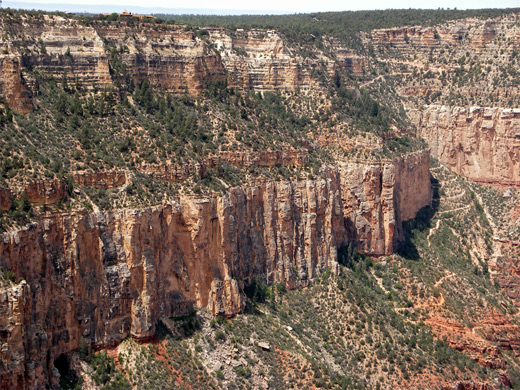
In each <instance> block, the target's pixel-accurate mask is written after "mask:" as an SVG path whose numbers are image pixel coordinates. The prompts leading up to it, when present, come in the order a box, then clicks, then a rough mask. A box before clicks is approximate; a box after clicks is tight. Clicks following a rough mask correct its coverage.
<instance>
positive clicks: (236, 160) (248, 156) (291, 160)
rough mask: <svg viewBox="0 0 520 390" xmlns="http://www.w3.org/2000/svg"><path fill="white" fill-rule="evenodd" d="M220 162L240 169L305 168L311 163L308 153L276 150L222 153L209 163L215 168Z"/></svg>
mask: <svg viewBox="0 0 520 390" xmlns="http://www.w3.org/2000/svg"><path fill="white" fill-rule="evenodd" d="M218 161H226V162H228V163H230V164H231V165H235V166H239V167H274V166H276V165H280V166H298V167H301V166H304V165H305V164H306V163H307V162H308V161H309V155H308V152H307V151H297V150H276V151H267V152H257V153H251V152H221V153H219V155H218V156H216V157H214V158H211V159H210V161H208V165H209V166H212V165H213V166H214V165H215V164H216V163H217V162H218Z"/></svg>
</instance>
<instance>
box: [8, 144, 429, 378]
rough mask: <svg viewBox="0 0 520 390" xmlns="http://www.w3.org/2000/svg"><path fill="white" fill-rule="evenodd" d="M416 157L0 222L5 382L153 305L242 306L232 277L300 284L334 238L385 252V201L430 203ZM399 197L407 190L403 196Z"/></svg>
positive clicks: (394, 222) (141, 329)
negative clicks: (7, 276)
mask: <svg viewBox="0 0 520 390" xmlns="http://www.w3.org/2000/svg"><path fill="white" fill-rule="evenodd" d="M428 166H429V158H428V152H422V153H416V154H412V155H409V156H406V157H404V158H403V159H402V160H399V159H396V160H395V161H393V162H388V163H383V164H381V165H373V166H367V165H364V164H350V165H348V166H346V167H344V166H341V167H339V168H326V169H325V171H324V175H325V178H324V179H319V180H306V181H296V182H261V183H258V184H256V185H254V186H251V187H245V188H234V189H231V190H229V191H228V192H227V193H226V194H225V195H223V196H214V197H209V198H196V197H188V196H182V197H181V198H179V199H178V201H177V202H176V203H174V204H168V205H162V206H157V207H152V208H148V209H144V210H117V211H107V212H103V213H101V212H98V213H91V214H85V213H79V214H78V213H76V214H61V215H55V216H53V217H51V218H48V219H46V220H45V221H44V222H42V223H39V224H31V225H29V226H27V227H26V228H24V229H22V230H20V231H17V232H12V233H6V234H4V235H3V236H2V241H1V242H0V262H1V266H2V268H3V269H4V270H11V271H12V272H14V274H15V275H16V276H17V277H19V278H21V279H23V281H21V282H20V283H15V282H16V281H17V280H15V282H7V281H6V282H5V283H4V286H3V287H2V288H1V289H0V299H1V300H2V302H3V304H2V312H1V316H0V330H1V333H0V337H1V340H2V343H5V344H6V345H8V346H9V348H7V349H6V350H4V352H3V354H4V355H3V361H4V362H5V364H6V369H5V370H3V371H2V381H3V382H5V383H9V384H10V386H11V387H12V388H24V387H25V388H38V386H40V385H41V384H42V383H46V382H47V381H51V382H52V380H53V378H54V374H53V373H52V370H51V369H50V367H52V362H53V359H55V358H56V357H57V356H59V355H60V354H62V353H66V352H69V351H71V350H74V349H76V348H78V347H79V346H80V342H81V339H82V338H83V339H85V340H86V341H87V342H91V343H92V344H94V345H98V346H107V345H114V344H117V343H118V342H120V341H121V340H122V339H124V338H125V337H128V336H132V337H134V338H137V339H141V340H145V339H147V338H150V337H152V336H153V335H154V332H155V325H156V323H157V322H158V320H160V319H161V318H166V317H171V316H178V315H183V314H187V313H189V312H191V311H192V310H193V309H194V308H197V307H208V308H209V310H211V312H212V313H213V314H214V315H234V314H236V313H238V312H240V311H241V310H243V308H244V305H245V300H244V297H243V292H242V291H243V288H244V286H246V285H248V284H249V283H251V282H252V281H253V280H255V279H256V278H258V277H260V278H261V279H263V280H264V281H265V282H267V283H273V282H284V283H285V284H286V285H287V286H288V287H290V288H294V287H298V286H306V285H308V284H309V283H311V282H312V280H313V279H314V278H315V277H316V276H318V275H319V274H320V272H321V271H322V270H325V269H332V270H333V271H335V269H336V267H337V262H336V256H337V253H336V248H337V247H338V246H340V245H341V244H344V243H346V242H352V241H353V242H357V243H358V246H359V248H360V249H361V250H362V251H363V252H364V253H367V254H374V255H380V254H385V253H389V252H390V251H392V249H393V247H394V245H395V244H396V243H397V242H398V241H399V239H400V237H399V231H400V230H401V227H400V223H401V222H400V219H401V218H400V217H399V216H397V215H396V214H397V213H399V215H404V216H413V215H415V212H416V211H417V210H418V208H420V207H423V206H425V205H427V204H429V202H430V189H429V188H430V186H429V174H427V173H428ZM414 172H415V173H414ZM410 175H412V176H414V178H411V176H410ZM367 177H369V178H371V179H370V180H367ZM410 180H411V181H410ZM424 188H425V189H426V190H423V189H424ZM418 193H420V194H422V195H421V196H422V198H421V199H420V198H419V197H417V194H418ZM410 196H413V198H414V199H415V202H407V203H406V204H405V203H402V200H404V199H409V197H410ZM24 372H25V373H26V374H25V373H24Z"/></svg>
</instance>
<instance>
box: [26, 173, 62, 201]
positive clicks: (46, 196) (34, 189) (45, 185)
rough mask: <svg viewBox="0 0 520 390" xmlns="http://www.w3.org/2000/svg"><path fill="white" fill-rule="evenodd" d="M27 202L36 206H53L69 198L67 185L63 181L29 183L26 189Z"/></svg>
mask: <svg viewBox="0 0 520 390" xmlns="http://www.w3.org/2000/svg"><path fill="white" fill-rule="evenodd" d="M24 192H25V195H26V196H27V200H28V201H29V202H31V203H32V204H35V205H39V206H42V205H51V204H54V203H56V202H58V201H59V200H63V199H65V198H66V197H67V184H66V183H65V181H64V180H61V179H52V180H41V181H33V182H30V183H28V184H27V185H26V186H25V189H24Z"/></svg>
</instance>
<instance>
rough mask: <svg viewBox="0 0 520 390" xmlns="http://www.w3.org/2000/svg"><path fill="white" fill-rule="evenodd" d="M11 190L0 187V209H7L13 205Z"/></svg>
mask: <svg viewBox="0 0 520 390" xmlns="http://www.w3.org/2000/svg"><path fill="white" fill-rule="evenodd" d="M11 197H12V195H11V191H10V190H9V189H7V188H0V211H7V210H10V209H11V206H12V205H13V202H12V199H11Z"/></svg>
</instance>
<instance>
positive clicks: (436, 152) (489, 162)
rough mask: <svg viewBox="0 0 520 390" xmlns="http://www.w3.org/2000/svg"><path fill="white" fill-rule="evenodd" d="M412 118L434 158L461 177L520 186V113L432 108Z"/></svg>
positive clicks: (499, 110) (477, 109) (476, 108)
mask: <svg viewBox="0 0 520 390" xmlns="http://www.w3.org/2000/svg"><path fill="white" fill-rule="evenodd" d="M410 116H411V118H412V120H413V121H414V122H415V124H416V126H417V136H419V137H422V138H424V139H425V140H426V141H427V142H428V144H429V145H430V147H431V153H432V156H434V157H436V158H437V159H439V161H441V162H442V163H443V164H445V165H446V166H448V167H450V168H451V169H452V170H454V171H455V172H457V173H458V174H460V175H462V176H465V177H468V178H470V179H472V180H474V181H477V182H483V183H495V184H503V185H513V186H518V185H520V109H502V108H484V107H470V108H463V107H446V106H435V105H430V106H426V107H425V108H424V109H422V110H414V111H412V112H410Z"/></svg>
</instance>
